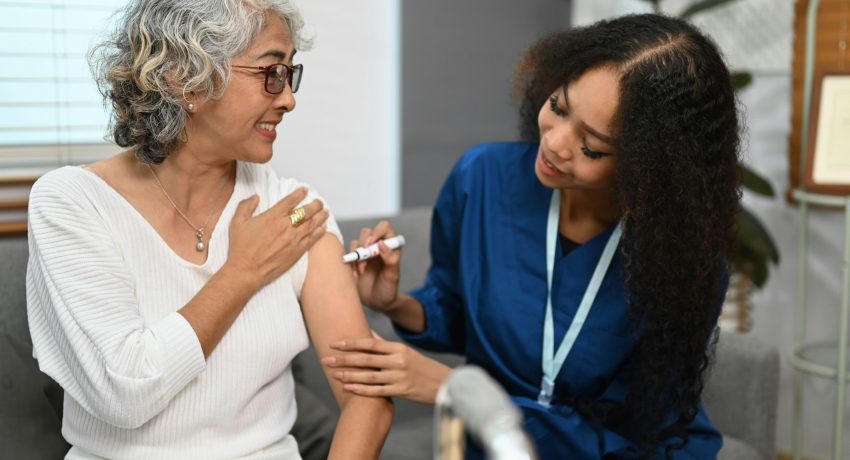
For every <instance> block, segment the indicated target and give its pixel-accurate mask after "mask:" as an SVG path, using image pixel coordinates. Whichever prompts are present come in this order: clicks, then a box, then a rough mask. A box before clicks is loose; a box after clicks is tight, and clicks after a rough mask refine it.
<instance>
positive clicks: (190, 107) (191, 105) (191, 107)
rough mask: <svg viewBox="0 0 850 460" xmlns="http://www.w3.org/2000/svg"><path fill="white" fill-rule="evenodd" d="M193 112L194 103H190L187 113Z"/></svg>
mask: <svg viewBox="0 0 850 460" xmlns="http://www.w3.org/2000/svg"><path fill="white" fill-rule="evenodd" d="M194 110H195V103H194V102H190V103H189V111H190V112H192V111H194Z"/></svg>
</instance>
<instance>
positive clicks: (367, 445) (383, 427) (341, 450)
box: [328, 396, 393, 460]
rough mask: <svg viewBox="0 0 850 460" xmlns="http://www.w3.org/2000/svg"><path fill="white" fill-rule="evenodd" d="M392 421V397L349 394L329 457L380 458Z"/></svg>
mask: <svg viewBox="0 0 850 460" xmlns="http://www.w3.org/2000/svg"><path fill="white" fill-rule="evenodd" d="M392 421H393V403H392V401H391V400H390V399H388V398H367V397H362V396H349V397H348V398H346V401H345V403H344V405H343V407H342V411H341V413H340V417H339V423H338V424H337V426H336V433H334V439H333V443H332V444H331V451H330V455H329V456H328V458H329V459H331V460H336V459H349V458H357V459H377V458H378V456H379V454H380V452H381V448H382V447H383V445H384V441H385V440H386V438H387V434H388V433H389V431H390V425H391V424H392Z"/></svg>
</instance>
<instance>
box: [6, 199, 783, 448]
mask: <svg viewBox="0 0 850 460" xmlns="http://www.w3.org/2000/svg"><path fill="white" fill-rule="evenodd" d="M430 218H431V212H430V209H426V208H416V209H410V210H405V211H403V212H401V213H400V214H399V215H397V216H393V217H391V218H390V219H389V220H390V221H391V222H393V225H394V226H395V228H396V229H397V230H398V231H399V233H402V234H404V235H405V237H406V239H407V246H405V248H404V257H403V258H402V259H403V262H402V267H401V272H402V273H401V284H402V286H401V287H402V288H403V289H410V288H413V287H415V286H416V285H417V284H418V283H419V282H421V280H422V279H423V278H424V275H425V271H426V270H427V268H428V265H429V260H430V258H429V253H428V234H429V230H430ZM377 221H378V219H377V218H375V219H366V220H360V221H342V222H340V227H341V229H342V232H343V235H345V236H346V238H347V239H353V238H355V237H356V236H357V235H358V234H359V231H360V229H361V228H362V227H371V226H373V225H374V224H375V223H376V222H377ZM26 259H27V247H26V239H25V237H5V238H0V446H2V447H0V452H2V454H0V456H2V457H3V458H14V459H20V460H25V459H53V458H61V457H62V455H63V453H64V452H65V451H66V450H67V448H68V446H67V444H65V443H64V441H63V440H62V438H61V435H60V433H59V429H60V420H61V415H60V414H61V398H62V394H61V390H60V389H59V388H58V387H57V386H56V384H55V383H53V382H52V381H50V379H48V378H47V377H45V376H44V375H43V374H41V373H40V372H39V371H38V368H37V365H36V363H35V362H34V361H33V360H32V358H31V345H30V343H31V342H30V339H29V331H28V329H27V324H26V304H25V301H26V300H25V299H26V298H25V283H24V274H25V267H26ZM366 314H367V317H368V319H369V322H370V324H371V325H372V327H373V328H374V329H375V330H376V331H377V332H378V333H379V334H381V335H382V336H383V337H384V338H385V339H389V340H392V339H396V340H397V336H396V335H395V333H394V332H393V330H392V327H391V325H390V323H389V322H388V321H387V320H386V318H384V317H383V316H380V315H377V314H374V313H372V312H370V311H368V310H367V312H366ZM426 354H428V355H429V356H433V357H435V358H437V359H439V360H441V361H443V362H446V363H448V364H449V365H452V366H454V365H457V364H459V363H461V362H462V360H461V358H459V357H457V356H451V355H440V354H431V353H426ZM295 371H296V379H297V380H298V382H299V384H300V386H299V388H298V390H297V393H296V398H297V399H298V403H299V408H301V410H300V413H299V422H298V423H297V426H296V433H295V434H296V438H298V439H299V443H300V444H302V451H303V450H305V449H307V450H308V451H311V452H312V453H307V454H305V459H308V458H316V457H320V456H321V454H318V452H322V449H326V448H327V442H328V440H329V435H330V432H331V431H332V428H333V423H334V418H335V415H336V413H337V410H336V406H335V404H334V402H333V396H332V394H331V392H330V388H329V387H328V385H327V382H326V381H325V379H324V376H323V374H322V372H321V368H320V367H319V365H318V363H317V361H316V359H315V355H314V353H313V352H312V350H308V351H306V352H304V353H303V354H302V355H301V356H299V357H298V359H297V360H296V363H295ZM778 373H779V356H778V352H777V351H776V350H775V349H774V348H771V347H768V346H766V345H765V344H763V343H760V342H758V341H757V340H755V339H754V338H753V337H749V336H741V335H735V334H722V335H721V338H720V342H719V344H718V350H717V362H716V364H715V365H714V368H713V369H712V371H711V376H710V378H709V381H708V385H707V388H706V390H705V397H704V401H705V405H706V408H707V410H708V412H709V415H710V416H711V418H712V420H713V421H714V423H715V424H716V426H717V427H718V428H719V429H720V431H721V432H722V433H723V435H724V448H723V450H721V453H720V456H719V458H721V459H724V460H726V459H729V460H733V459H734V460H738V459H740V460H749V459H753V460H757V459H758V460H768V459H771V460H772V459H773V458H775V447H774V446H775V431H776V404H777V391H778ZM432 411H433V410H432V407H430V406H427V405H423V404H416V403H412V402H409V401H396V414H395V419H394V421H393V428H392V430H391V432H390V436H389V438H388V439H387V443H386V445H385V448H384V451H383V453H382V456H381V458H382V459H388V460H408V459H410V460H413V459H422V460H424V459H430V458H432V457H431V442H432V433H433V422H432Z"/></svg>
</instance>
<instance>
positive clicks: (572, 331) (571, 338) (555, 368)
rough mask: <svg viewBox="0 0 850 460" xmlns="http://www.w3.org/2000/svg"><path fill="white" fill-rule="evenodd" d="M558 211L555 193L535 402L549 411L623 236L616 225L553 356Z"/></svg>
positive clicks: (549, 227) (548, 232)
mask: <svg viewBox="0 0 850 460" xmlns="http://www.w3.org/2000/svg"><path fill="white" fill-rule="evenodd" d="M560 211H561V193H560V191H559V190H555V191H554V192H553V193H552V201H551V202H550V203H549V218H548V220H547V222H546V281H547V283H548V284H549V292H548V293H547V295H546V320H545V323H544V325H543V380H542V382H540V394H539V395H538V396H537V402H539V403H540V404H542V405H543V406H546V407H549V404H550V403H551V402H552V393H553V392H554V390H555V378H556V377H557V376H558V373H559V372H560V371H561V367H563V365H564V361H566V359H567V355H569V354H570V350H571V349H572V348H573V345H574V344H575V342H576V338H578V334H579V332H581V328H582V326H584V322H585V320H586V319H587V314H588V313H590V307H591V306H592V305H593V301H594V300H595V299H596V293H597V292H599V286H600V285H601V284H602V279H603V278H605V272H607V271H608V267H609V266H610V265H611V260H612V259H613V258H614V252H615V251H616V250H617V244H618V243H619V242H620V235H621V233H622V230H621V228H620V223H619V222H618V223H617V227H616V228H615V229H614V231H613V232H612V233H611V236H609V237H608V242H607V243H606V244H605V249H604V250H603V251H602V256H600V257H599V262H597V263H596V269H595V270H594V271H593V276H592V277H591V278H590V283H589V284H588V285H587V290H585V291H584V297H582V299H581V304H579V307H578V310H577V311H576V315H575V317H574V318H573V321H572V323H570V327H569V329H567V333H566V335H564V339H563V340H562V341H561V345H560V346H559V347H558V352H557V353H554V348H555V321H554V320H553V319H552V274H553V272H554V271H555V248H556V246H557V244H556V243H557V238H558V221H559V219H558V217H559V213H560Z"/></svg>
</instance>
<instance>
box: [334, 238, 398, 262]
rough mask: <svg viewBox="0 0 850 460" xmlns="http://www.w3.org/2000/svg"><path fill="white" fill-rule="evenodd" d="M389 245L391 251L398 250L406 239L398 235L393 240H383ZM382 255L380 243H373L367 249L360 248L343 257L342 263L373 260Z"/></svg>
mask: <svg viewBox="0 0 850 460" xmlns="http://www.w3.org/2000/svg"><path fill="white" fill-rule="evenodd" d="M381 241H383V242H384V244H385V245H387V247H388V248H390V249H398V248H400V247H402V246H404V237H403V236H402V235H396V236H394V237H392V238H387V239H385V240H381ZM380 253H381V247H380V246H378V243H377V242H376V243H372V244H370V245H369V246H366V247H359V248H357V249H355V250H354V251H351V252H349V253H348V254H346V255H344V256H342V263H345V264H347V263H351V262H357V261H359V260H366V259H371V258H372V257H376V256H377V255H379V254H380Z"/></svg>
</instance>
